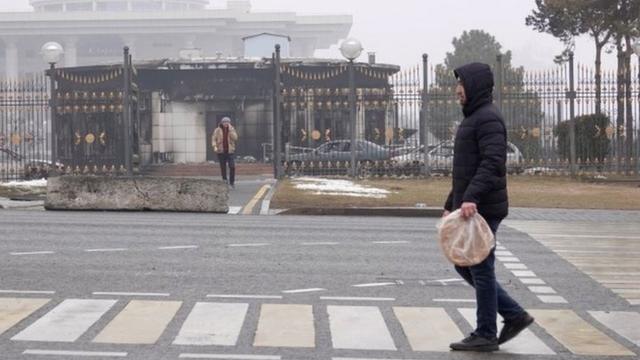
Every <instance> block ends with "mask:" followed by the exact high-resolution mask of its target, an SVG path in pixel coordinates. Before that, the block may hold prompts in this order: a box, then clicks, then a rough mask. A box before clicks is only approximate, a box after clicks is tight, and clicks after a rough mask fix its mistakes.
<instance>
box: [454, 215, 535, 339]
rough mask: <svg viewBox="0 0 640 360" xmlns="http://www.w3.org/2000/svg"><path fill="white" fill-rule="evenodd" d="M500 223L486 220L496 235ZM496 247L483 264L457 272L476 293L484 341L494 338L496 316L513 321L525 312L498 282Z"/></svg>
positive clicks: (480, 333)
mask: <svg viewBox="0 0 640 360" xmlns="http://www.w3.org/2000/svg"><path fill="white" fill-rule="evenodd" d="M500 222H501V221H500V220H492V219H487V223H489V227H490V228H491V231H493V233H494V234H496V232H497V231H498V227H499V226H500ZM494 252H495V248H493V249H492V250H491V253H490V254H489V256H488V257H487V258H486V259H485V260H484V261H483V262H481V263H480V264H478V265H475V266H471V267H459V266H456V271H457V272H458V274H460V276H462V278H463V279H464V280H465V281H466V282H468V283H469V285H471V286H473V287H474V288H475V290H476V301H477V306H478V310H477V319H478V320H477V321H478V327H477V328H476V331H475V334H476V335H478V336H482V337H484V338H489V339H492V338H495V337H496V335H497V333H498V329H497V324H496V323H497V313H500V315H502V317H503V318H504V319H507V320H508V319H513V318H514V317H516V316H518V315H520V314H522V313H523V312H524V309H522V307H521V306H520V305H518V303H517V302H515V300H513V299H512V298H511V297H510V296H509V294H507V292H506V291H504V289H503V288H502V287H501V286H500V284H498V282H497V281H496V273H495V267H494V263H495V254H494Z"/></svg>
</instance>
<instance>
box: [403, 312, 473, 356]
mask: <svg viewBox="0 0 640 360" xmlns="http://www.w3.org/2000/svg"><path fill="white" fill-rule="evenodd" d="M393 312H394V313H395V315H396V318H397V319H398V321H399V322H400V325H402V329H403V330H404V333H405V335H406V336H407V339H408V340H409V344H410V345H411V349H412V350H413V351H439V352H449V351H450V350H449V342H451V340H452V339H461V338H463V337H464V336H463V334H462V332H461V331H460V329H458V327H457V326H456V324H455V323H454V322H453V320H451V318H450V317H449V315H447V312H446V311H445V310H444V309H443V308H418V307H394V308H393Z"/></svg>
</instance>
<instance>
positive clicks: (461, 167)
mask: <svg viewBox="0 0 640 360" xmlns="http://www.w3.org/2000/svg"><path fill="white" fill-rule="evenodd" d="M455 75H456V77H457V78H458V79H459V80H461V81H462V84H463V86H464V90H465V93H466V97H467V103H466V104H465V105H464V107H463V109H462V111H463V113H464V116H465V118H464V120H463V121H462V123H461V124H460V126H459V127H458V132H457V133H456V140H455V145H454V146H455V147H454V158H453V188H452V191H451V193H450V194H449V197H448V199H447V202H446V204H445V209H446V210H449V211H453V210H456V209H458V208H460V206H461V205H462V203H463V202H472V203H475V204H476V205H477V206H478V212H479V213H480V215H482V216H483V217H484V218H486V219H496V220H501V219H504V218H505V217H507V214H508V212H509V200H508V194H507V177H506V174H507V169H506V161H507V131H506V127H505V125H504V120H503V118H502V114H501V113H500V111H499V110H498V108H497V107H496V106H495V105H493V85H494V84H493V73H492V72H491V68H489V66H488V65H486V64H480V63H471V64H468V65H464V66H462V67H460V68H458V69H456V70H455Z"/></svg>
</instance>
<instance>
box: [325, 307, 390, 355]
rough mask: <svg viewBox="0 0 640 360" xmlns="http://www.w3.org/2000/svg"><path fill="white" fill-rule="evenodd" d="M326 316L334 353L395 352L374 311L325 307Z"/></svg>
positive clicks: (369, 309)
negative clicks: (351, 350) (359, 351)
mask: <svg viewBox="0 0 640 360" xmlns="http://www.w3.org/2000/svg"><path fill="white" fill-rule="evenodd" d="M327 313H328V314H329V325H330V328H331V338H332V341H333V348H334V349H353V350H392V351H395V350H397V349H396V346H395V344H394V343H393V338H392V337H391V334H390V333H389V329H388V328H387V324H386V323H385V321H384V318H383V317H382V313H381V312H380V309H378V308H377V307H374V306H327Z"/></svg>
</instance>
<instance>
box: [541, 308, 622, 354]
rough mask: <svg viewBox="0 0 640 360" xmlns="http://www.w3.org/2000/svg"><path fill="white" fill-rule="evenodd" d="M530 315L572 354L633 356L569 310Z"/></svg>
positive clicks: (546, 311)
mask: <svg viewBox="0 0 640 360" xmlns="http://www.w3.org/2000/svg"><path fill="white" fill-rule="evenodd" d="M531 314H532V315H533V317H535V318H536V323H538V324H539V325H540V326H542V327H543V328H544V329H545V330H546V331H547V332H548V333H549V334H550V335H551V336H553V337H554V338H556V340H558V342H560V343H561V344H562V345H564V347H566V348H567V349H569V350H570V351H571V352H573V353H574V354H577V355H585V356H633V355H635V354H634V353H632V352H631V351H629V350H628V349H627V348H625V347H624V346H622V345H620V344H618V343H617V342H615V341H614V340H612V339H611V338H609V337H608V336H607V335H605V334H603V333H602V332H600V331H599V330H598V329H596V328H594V327H593V326H591V325H590V324H589V323H587V322H586V321H584V320H583V319H582V318H580V317H579V316H578V315H577V314H576V313H575V312H573V311H571V310H533V311H531Z"/></svg>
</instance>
